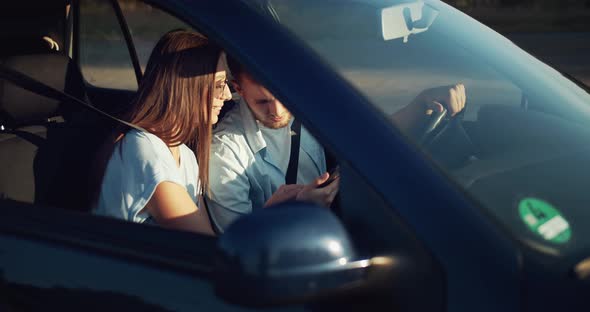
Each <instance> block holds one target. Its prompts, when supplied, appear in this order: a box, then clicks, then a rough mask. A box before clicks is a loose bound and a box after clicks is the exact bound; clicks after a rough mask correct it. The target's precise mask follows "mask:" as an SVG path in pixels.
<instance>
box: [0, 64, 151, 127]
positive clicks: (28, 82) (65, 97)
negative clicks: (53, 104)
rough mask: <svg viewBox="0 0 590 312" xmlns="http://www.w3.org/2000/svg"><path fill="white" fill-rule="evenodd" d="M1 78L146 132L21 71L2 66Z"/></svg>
mask: <svg viewBox="0 0 590 312" xmlns="http://www.w3.org/2000/svg"><path fill="white" fill-rule="evenodd" d="M0 78H2V79H4V80H6V81H9V82H12V83H14V84H15V85H17V86H19V87H21V88H23V89H25V90H28V91H30V92H33V93H35V94H39V95H42V96H45V97H48V98H50V99H54V100H58V101H73V102H76V103H77V104H79V105H81V106H82V107H84V108H86V109H88V110H90V111H93V112H95V113H97V114H99V115H101V116H103V117H105V118H107V119H110V120H113V121H116V122H118V123H120V124H123V125H125V126H128V127H130V128H133V129H136V130H139V131H143V132H146V131H145V130H144V129H143V128H141V127H138V126H136V125H134V124H132V123H129V122H126V121H124V120H121V119H119V118H117V117H114V116H112V115H110V114H108V113H105V112H103V111H101V110H100V109H98V108H96V107H94V106H92V105H90V104H88V103H86V102H84V101H82V100H80V99H78V98H76V97H73V96H71V95H69V94H67V93H65V92H63V91H60V90H57V89H55V88H53V87H51V86H48V85H46V84H45V83H43V82H40V81H38V80H36V79H34V78H32V77H29V76H27V75H25V74H23V73H21V72H19V71H16V70H14V69H12V68H9V67H6V66H5V65H4V64H0Z"/></svg>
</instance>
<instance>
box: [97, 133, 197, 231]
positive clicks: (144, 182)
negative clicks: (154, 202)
mask: <svg viewBox="0 0 590 312" xmlns="http://www.w3.org/2000/svg"><path fill="white" fill-rule="evenodd" d="M198 176H199V167H198V165H197V159H196V158H195V154H194V153H193V152H192V151H191V150H190V149H189V148H188V147H187V146H186V145H184V144H182V145H181V146H180V167H178V166H177V163H176V160H175V159H174V157H173V156H172V152H171V151H170V149H169V148H168V146H167V145H166V143H164V141H162V140H161V139H160V138H158V137H157V136H155V135H153V134H151V133H148V132H141V131H138V130H130V131H129V132H127V133H126V134H125V136H124V137H123V138H122V139H121V140H120V141H119V142H117V144H116V145H115V149H114V151H113V154H112V155H111V158H110V160H109V162H108V164H107V167H106V170H105V174H104V178H103V181H102V186H101V190H100V197H99V199H98V205H97V207H96V208H95V209H94V213H95V214H98V215H104V216H111V217H115V218H119V219H124V220H128V221H133V222H139V223H142V222H144V221H146V219H148V218H149V217H150V215H149V214H148V213H147V211H146V210H144V209H143V208H144V207H145V205H146V204H147V202H148V201H149V200H150V198H151V197H152V194H153V193H154V191H155V190H156V186H158V184H159V183H161V182H164V181H169V182H173V183H176V184H178V185H181V186H183V187H185V188H186V190H187V192H188V194H189V195H190V196H191V198H192V199H193V201H194V202H195V204H197V203H198V201H197V199H198V190H199V181H198Z"/></svg>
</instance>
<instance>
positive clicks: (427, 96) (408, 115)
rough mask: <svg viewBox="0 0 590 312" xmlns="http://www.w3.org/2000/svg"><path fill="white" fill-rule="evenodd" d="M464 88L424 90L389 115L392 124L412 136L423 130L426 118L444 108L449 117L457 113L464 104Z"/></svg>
mask: <svg viewBox="0 0 590 312" xmlns="http://www.w3.org/2000/svg"><path fill="white" fill-rule="evenodd" d="M466 99H467V97H466V95H465V86H463V84H456V85H452V86H442V87H435V88H430V89H426V90H424V91H422V92H420V94H418V96H416V98H414V100H413V101H412V102H411V103H410V104H408V105H406V106H405V107H403V108H402V109H400V110H399V111H397V112H395V113H394V114H393V115H391V120H392V121H393V123H394V124H395V125H396V126H397V127H398V128H399V129H400V130H401V131H402V132H404V133H406V134H409V135H411V134H414V133H417V132H418V131H419V130H420V129H422V128H424V126H425V122H427V118H425V117H426V116H428V115H430V114H432V112H433V111H438V112H440V111H442V110H443V108H446V109H447V111H448V113H449V116H454V115H455V114H457V113H459V112H460V111H461V110H462V109H463V108H464V107H465V102H466Z"/></svg>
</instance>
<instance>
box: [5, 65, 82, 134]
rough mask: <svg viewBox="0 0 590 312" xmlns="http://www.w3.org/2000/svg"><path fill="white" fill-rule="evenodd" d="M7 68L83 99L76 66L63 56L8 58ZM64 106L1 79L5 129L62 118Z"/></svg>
mask: <svg viewBox="0 0 590 312" xmlns="http://www.w3.org/2000/svg"><path fill="white" fill-rule="evenodd" d="M3 63H4V65H5V66H6V67H9V68H12V69H14V70H16V71H19V72H21V73H23V74H25V75H27V76H29V77H31V78H34V79H36V80H38V81H39V82H42V83H44V84H46V85H48V86H50V87H53V88H55V89H57V90H60V91H63V92H65V93H68V94H70V95H72V96H74V97H77V98H80V99H83V98H84V94H85V93H84V82H83V80H82V76H81V74H80V72H79V70H78V68H77V66H75V64H74V63H73V62H72V61H71V60H70V58H69V57H67V56H65V55H62V54H30V55H19V56H11V57H7V58H5V59H4V60H3ZM64 106H65V103H60V102H59V101H56V100H53V99H50V98H47V97H45V96H42V95H38V94H35V93H33V92H30V91H27V90H25V89H23V88H21V87H19V86H17V85H15V84H13V83H11V82H8V81H5V80H3V79H0V123H2V124H4V125H6V126H8V127H12V128H14V127H19V126H24V125H31V124H36V123H39V122H43V121H45V120H47V119H48V118H52V117H56V116H59V115H62V114H63V113H64V112H63V109H64Z"/></svg>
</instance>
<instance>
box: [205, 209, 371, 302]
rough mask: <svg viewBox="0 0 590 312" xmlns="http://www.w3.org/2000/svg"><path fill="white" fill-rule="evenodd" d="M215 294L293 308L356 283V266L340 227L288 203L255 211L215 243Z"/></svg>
mask: <svg viewBox="0 0 590 312" xmlns="http://www.w3.org/2000/svg"><path fill="white" fill-rule="evenodd" d="M218 250H219V254H218V255H219V258H218V261H217V264H218V266H217V272H216V274H218V275H217V283H216V291H217V293H218V295H219V296H221V297H223V298H224V299H226V300H228V301H230V302H234V303H238V304H242V305H247V306H264V305H274V304H281V303H289V302H297V301H301V300H304V299H306V298H309V297H313V296H316V295H320V294H323V293H326V292H328V293H329V292H333V291H337V290H340V289H349V288H351V287H354V286H355V285H356V284H359V283H361V282H362V281H363V280H364V276H365V275H366V269H367V267H368V266H369V263H370V261H369V260H358V259H357V255H356V253H355V251H354V249H353V247H352V245H351V242H350V239H349V237H348V234H347V232H346V231H345V229H344V227H343V226H342V225H341V224H340V221H339V220H338V219H337V218H336V217H335V216H334V215H333V214H332V213H331V212H330V210H328V209H326V208H321V207H318V206H315V205H313V204H309V203H301V202H289V203H283V204H281V205H277V206H273V207H269V208H265V209H258V210H256V211H255V212H253V213H252V214H250V215H247V216H244V217H242V218H240V219H238V220H236V221H235V222H234V223H233V224H231V225H230V226H229V227H228V229H227V230H226V231H225V232H224V234H223V235H221V236H220V237H219V241H218Z"/></svg>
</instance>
